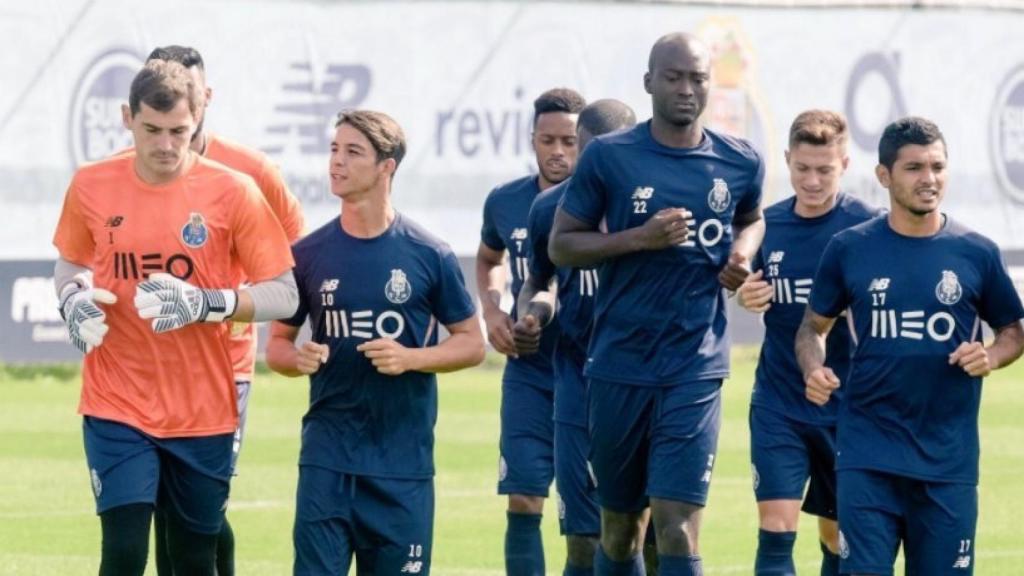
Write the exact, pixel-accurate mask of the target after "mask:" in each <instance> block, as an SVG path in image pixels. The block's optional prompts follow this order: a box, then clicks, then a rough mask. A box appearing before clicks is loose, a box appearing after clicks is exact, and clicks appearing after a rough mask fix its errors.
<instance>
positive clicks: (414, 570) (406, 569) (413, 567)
mask: <svg viewBox="0 0 1024 576" xmlns="http://www.w3.org/2000/svg"><path fill="white" fill-rule="evenodd" d="M422 570H423V561H422V560H409V561H408V562H406V563H405V565H404V566H402V574H419V573H420V572H421V571H422Z"/></svg>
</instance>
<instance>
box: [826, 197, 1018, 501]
mask: <svg viewBox="0 0 1024 576" xmlns="http://www.w3.org/2000/svg"><path fill="white" fill-rule="evenodd" d="M809 305H810V307H811V309H812V310H813V311H814V312H816V313H817V314H820V315H822V316H826V317H829V318H834V317H836V316H838V315H839V314H840V313H841V312H842V311H843V310H846V311H847V317H848V318H849V322H850V323H851V325H852V330H853V335H854V338H855V349H854V355H853V360H852V367H851V369H850V372H849V375H848V376H847V377H846V379H845V381H843V382H842V384H841V386H842V387H844V388H845V390H846V394H845V396H844V398H843V402H842V403H840V406H839V419H838V424H837V426H838V452H837V458H836V468H837V469H839V470H843V469H851V468H860V469H868V470H876V471H881V472H887V473H890V474H896V475H901V476H907V477H910V478H916V479H920V480H928V481H937V482H965V483H975V482H977V481H978V409H979V404H980V400H981V379H980V378H974V377H972V376H969V375H968V374H967V373H966V372H964V370H963V368H961V367H960V366H957V365H952V366H951V365H950V364H949V354H950V353H952V352H953V351H954V350H956V348H957V347H958V346H959V345H960V344H962V343H964V342H973V341H976V340H978V339H979V337H980V336H981V322H982V321H984V322H986V323H988V324H989V325H990V326H992V327H995V328H1002V327H1004V326H1007V325H1010V324H1012V323H1014V322H1016V321H1018V320H1019V319H1020V318H1021V317H1024V308H1022V306H1021V301H1020V298H1019V296H1018V295H1017V292H1016V290H1015V289H1014V286H1013V282H1012V281H1011V280H1010V277H1009V275H1008V273H1007V271H1006V267H1005V265H1004V264H1003V261H1002V258H1001V256H1000V253H999V249H998V247H997V246H996V245H995V244H994V243H993V242H992V241H990V240H989V239H987V238H985V237H984V236H982V235H981V234H978V233H976V232H973V231H971V230H969V229H967V228H966V227H964V226H962V225H960V224H958V223H957V222H955V221H952V220H951V219H949V218H948V217H946V221H945V223H944V225H943V227H942V229H941V230H940V231H939V232H938V233H937V234H935V235H933V236H930V237H926V238H914V237H907V236H902V235H900V234H897V233H896V232H895V231H894V230H893V229H892V228H891V227H890V226H889V221H888V218H875V219H874V220H870V221H868V222H865V223H864V224H860V225H858V226H855V227H853V228H850V229H848V230H846V231H844V232H840V233H839V234H837V235H836V236H835V237H834V238H833V239H832V241H831V242H830V243H829V244H828V247H827V248H826V249H825V253H824V254H823V255H822V257H821V264H820V266H819V268H818V273H817V275H816V276H815V278H814V290H812V291H811V300H810V304H809Z"/></svg>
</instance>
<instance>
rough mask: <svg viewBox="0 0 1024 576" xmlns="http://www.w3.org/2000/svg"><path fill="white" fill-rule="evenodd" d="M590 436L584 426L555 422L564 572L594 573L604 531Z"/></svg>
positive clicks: (567, 574)
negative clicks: (589, 458) (589, 462)
mask: <svg viewBox="0 0 1024 576" xmlns="http://www.w3.org/2000/svg"><path fill="white" fill-rule="evenodd" d="M589 453H590V436H589V434H588V433H587V429H586V428H585V427H583V426H577V425H574V424H569V423H567V422H556V423H555V482H556V484H557V486H558V496H559V510H558V520H559V525H560V527H561V530H562V534H563V535H565V541H566V552H567V554H566V562H565V568H564V570H563V571H562V574H563V576H591V575H593V573H594V554H595V552H597V543H598V538H599V537H600V534H601V508H600V507H599V506H598V504H597V493H596V488H595V486H594V482H593V479H592V477H591V475H590V467H589V466H588V465H587V454H589Z"/></svg>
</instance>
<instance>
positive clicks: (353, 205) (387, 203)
mask: <svg viewBox="0 0 1024 576" xmlns="http://www.w3.org/2000/svg"><path fill="white" fill-rule="evenodd" d="M394 221H395V209H394V208H393V207H392V206H391V197H390V194H388V195H385V196H384V197H383V199H381V198H380V197H376V198H373V197H368V196H364V197H362V198H359V199H351V200H348V199H346V200H343V201H342V203H341V228H342V230H344V231H345V233H346V234H348V235H349V236H353V237H355V238H365V239H369V238H376V237H377V236H380V235H381V234H383V233H384V232H386V231H387V229H388V228H390V227H391V223H392V222H394Z"/></svg>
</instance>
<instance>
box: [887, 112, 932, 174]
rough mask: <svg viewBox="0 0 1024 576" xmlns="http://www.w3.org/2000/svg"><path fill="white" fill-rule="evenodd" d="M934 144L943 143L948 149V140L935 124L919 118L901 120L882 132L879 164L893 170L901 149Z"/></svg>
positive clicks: (911, 117)
mask: <svg viewBox="0 0 1024 576" xmlns="http://www.w3.org/2000/svg"><path fill="white" fill-rule="evenodd" d="M933 142H942V147H943V148H945V147H946V138H945V137H944V136H943V135H942V131H941V130H939V127H938V126H936V125H935V123H934V122H932V121H931V120H927V119H925V118H920V117H918V116H908V117H906V118H900V119H899V120H897V121H895V122H893V123H892V124H889V125H888V126H886V127H885V131H884V132H882V139H881V140H879V141H878V163H879V164H881V165H882V166H885V167H886V168H888V169H889V170H892V167H893V165H894V164H895V163H896V157H897V156H899V153H900V148H903V147H904V146H907V145H908V144H917V145H919V146H927V145H929V144H932V143H933ZM946 156H949V150H946Z"/></svg>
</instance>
